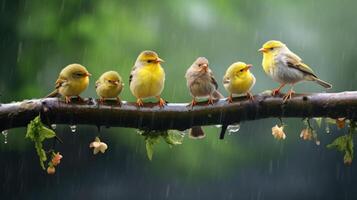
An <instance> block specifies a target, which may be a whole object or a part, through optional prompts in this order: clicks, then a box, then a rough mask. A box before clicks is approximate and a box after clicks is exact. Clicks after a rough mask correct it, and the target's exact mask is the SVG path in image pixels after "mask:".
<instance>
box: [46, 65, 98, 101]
mask: <svg viewBox="0 0 357 200" xmlns="http://www.w3.org/2000/svg"><path fill="white" fill-rule="evenodd" d="M89 76H91V74H90V73H89V72H88V71H87V69H86V68H85V67H83V66H82V65H80V64H70V65H68V66H66V67H65V68H63V69H62V71H61V72H60V74H59V77H58V79H57V81H56V89H55V90H54V91H53V92H52V93H50V94H49V95H47V96H46V97H56V96H58V95H62V96H63V97H65V101H66V103H70V102H71V97H73V96H76V97H77V98H78V99H79V100H82V98H81V97H80V96H79V95H80V94H81V93H82V92H83V91H84V90H85V89H86V88H87V87H88V84H89Z"/></svg>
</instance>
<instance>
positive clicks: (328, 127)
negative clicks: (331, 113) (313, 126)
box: [325, 125, 330, 133]
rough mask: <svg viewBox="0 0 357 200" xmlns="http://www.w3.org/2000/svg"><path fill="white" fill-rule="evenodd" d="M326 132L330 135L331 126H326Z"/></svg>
mask: <svg viewBox="0 0 357 200" xmlns="http://www.w3.org/2000/svg"><path fill="white" fill-rule="evenodd" d="M325 131H326V133H330V126H329V125H326V128H325Z"/></svg>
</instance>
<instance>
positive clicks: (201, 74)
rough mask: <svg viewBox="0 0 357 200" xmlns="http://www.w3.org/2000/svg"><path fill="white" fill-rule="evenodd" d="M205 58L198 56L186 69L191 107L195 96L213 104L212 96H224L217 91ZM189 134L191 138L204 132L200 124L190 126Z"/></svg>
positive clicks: (201, 135) (203, 135) (194, 102)
mask: <svg viewBox="0 0 357 200" xmlns="http://www.w3.org/2000/svg"><path fill="white" fill-rule="evenodd" d="M208 65H209V63H208V60H207V58H205V57H199V58H197V59H196V60H195V62H193V64H192V65H191V66H190V68H188V69H187V71H186V75H185V77H186V80H187V87H188V89H189V90H190V93H191V96H192V102H191V108H192V107H193V106H195V105H196V104H197V102H196V98H197V97H198V98H207V97H208V104H213V101H214V98H215V99H221V98H224V97H223V95H222V94H221V93H219V92H218V90H217V89H218V84H217V81H216V79H215V78H214V76H213V73H212V71H211V69H210V68H209V67H208ZM189 135H190V137H191V138H203V137H205V133H204V132H203V130H202V128H201V127H200V126H196V127H192V128H191V130H190V132H189Z"/></svg>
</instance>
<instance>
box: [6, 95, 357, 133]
mask: <svg viewBox="0 0 357 200" xmlns="http://www.w3.org/2000/svg"><path fill="white" fill-rule="evenodd" d="M254 98H255V100H254V101H249V100H247V99H246V98H245V97H239V98H235V102H234V103H232V104H228V103H227V102H226V101H225V100H220V101H218V102H217V103H215V104H214V105H208V106H207V105H206V104H205V103H200V104H199V105H198V106H195V107H194V108H193V109H192V110H191V109H190V107H188V106H187V105H188V104H176V103H172V104H168V105H167V106H165V107H164V108H162V109H160V108H159V107H158V106H156V104H152V103H150V104H147V105H145V107H142V108H137V107H136V105H135V104H134V103H127V102H124V103H123V105H122V106H121V107H119V106H118V105H116V104H115V103H114V102H108V103H105V104H104V105H98V104H97V101H96V100H93V99H91V98H89V99H86V100H85V102H83V103H79V102H74V103H71V104H65V103H64V102H63V101H62V100H58V99H57V98H47V99H34V100H24V101H22V102H16V103H8V104H1V105H0V130H5V129H10V128H15V127H25V126H26V125H27V124H28V123H29V122H30V121H31V120H32V119H33V118H34V117H36V116H37V115H38V114H41V118H42V121H43V122H44V123H46V124H90V125H95V126H98V127H99V126H107V127H114V126H115V127H131V128H139V129H150V130H165V129H178V130H185V129H188V128H190V127H192V126H198V125H214V124H223V125H227V124H233V123H238V122H241V121H247V120H256V119H263V118H269V117H299V118H305V117H331V118H338V117H346V118H349V119H356V118H357V92H342V93H317V94H309V95H302V94H300V95H295V96H294V97H293V98H292V99H291V100H289V101H287V102H286V103H283V101H282V98H281V96H278V97H272V96H270V95H268V94H259V95H256V96H255V97H254Z"/></svg>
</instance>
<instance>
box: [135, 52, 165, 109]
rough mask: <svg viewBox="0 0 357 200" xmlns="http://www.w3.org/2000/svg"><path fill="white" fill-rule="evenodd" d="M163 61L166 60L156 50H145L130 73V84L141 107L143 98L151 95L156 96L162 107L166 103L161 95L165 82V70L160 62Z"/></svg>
mask: <svg viewBox="0 0 357 200" xmlns="http://www.w3.org/2000/svg"><path fill="white" fill-rule="evenodd" d="M162 62H164V60H162V59H161V58H159V56H158V55H157V53H156V52H154V51H143V52H141V53H140V54H139V56H138V58H137V59H136V62H135V65H134V67H133V68H132V70H131V73H130V77H129V85H130V91H131V93H132V94H133V95H134V96H135V97H136V98H137V101H136V103H137V105H138V106H139V107H140V106H143V105H144V103H143V100H142V99H144V98H149V97H156V98H157V99H158V101H159V106H160V107H163V106H164V105H165V104H166V101H165V100H164V99H162V98H161V97H160V95H161V92H162V90H163V89H164V83H165V72H164V69H163V68H162V67H161V64H160V63H162Z"/></svg>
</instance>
